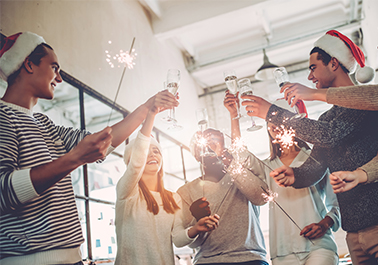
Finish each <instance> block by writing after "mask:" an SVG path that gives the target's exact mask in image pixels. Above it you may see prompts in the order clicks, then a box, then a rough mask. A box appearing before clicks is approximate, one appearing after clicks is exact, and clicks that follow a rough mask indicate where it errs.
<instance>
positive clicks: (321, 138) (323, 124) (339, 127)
mask: <svg viewBox="0 0 378 265" xmlns="http://www.w3.org/2000/svg"><path fill="white" fill-rule="evenodd" d="M323 115H325V114H323ZM291 116H293V114H292V113H291V112H290V111H288V110H285V109H283V108H280V107H278V106H276V105H274V104H273V105H272V106H271V107H270V108H269V111H268V114H267V117H266V120H267V121H269V122H272V123H273V124H276V125H277V126H280V125H282V124H284V125H285V126H286V128H292V129H294V130H295V135H296V137H298V138H300V139H302V140H303V141H306V142H309V143H311V144H314V145H315V144H316V145H318V146H321V147H327V148H330V147H337V146H338V145H339V143H340V141H341V140H342V139H345V138H346V137H347V136H349V135H350V134H351V133H352V132H354V131H355V130H356V129H358V128H359V126H360V125H361V123H363V122H365V120H366V118H367V116H368V113H367V111H363V110H354V109H347V108H342V107H338V106H333V107H332V108H331V109H330V110H329V111H327V113H326V116H324V117H323V116H322V117H323V118H319V120H313V119H308V118H304V119H292V120H290V117H291Z"/></svg>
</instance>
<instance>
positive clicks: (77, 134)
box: [0, 32, 178, 265]
mask: <svg viewBox="0 0 378 265" xmlns="http://www.w3.org/2000/svg"><path fill="white" fill-rule="evenodd" d="M59 71H60V68H59V62H58V57H57V55H56V54H55V52H54V50H53V49H52V48H51V46H49V45H47V44H46V43H45V40H44V39H43V38H42V37H41V36H38V35H36V34H34V33H31V32H22V33H18V34H15V35H12V36H10V37H8V38H6V40H5V44H4V47H3V48H2V49H1V51H0V75H1V78H2V79H3V80H5V81H6V82H7V83H8V86H7V89H6V91H5V94H4V96H3V97H2V99H1V100H0V128H1V130H0V215H1V222H0V249H1V251H0V259H1V260H0V263H1V264H2V265H8V264H9V265H14V264H30V265H47V264H65V265H67V264H83V262H82V257H81V253H80V245H81V244H82V243H83V242H84V237H83V235H82V232H81V224H80V220H79V216H78V212H77V209H76V202H75V196H74V192H73V187H72V181H71V176H70V173H71V172H72V171H73V170H74V169H76V168H78V167H79V166H81V165H84V164H87V163H91V162H94V161H97V160H99V159H103V158H104V157H105V156H106V155H107V154H108V153H110V152H111V151H112V150H113V149H114V147H116V146H118V145H119V144H121V143H122V142H123V141H124V140H125V139H126V138H127V137H128V136H129V135H130V134H131V133H132V132H133V131H134V130H135V129H136V128H137V127H138V126H139V125H140V124H141V122H142V121H143V120H144V119H145V118H146V115H147V113H148V110H149V109H150V107H151V106H153V105H154V104H155V103H156V102H158V103H159V105H161V107H162V108H166V107H169V104H168V105H167V104H166V103H167V102H171V103H173V105H176V106H177V105H178V102H177V100H176V99H175V98H174V96H173V95H172V94H170V93H169V92H168V91H163V92H159V93H158V94H157V95H156V96H153V97H151V98H150V99H149V100H147V102H146V103H144V104H142V105H141V106H139V107H138V108H137V109H136V110H134V111H133V112H132V113H131V114H129V115H128V116H127V117H125V118H124V119H123V120H122V121H120V122H118V123H117V124H115V125H113V126H112V127H106V128H105V129H103V130H102V131H100V132H98V133H94V134H90V133H89V132H87V131H84V130H79V129H73V128H67V127H63V126H58V125H55V124H54V123H53V122H52V121H51V120H50V119H49V118H48V117H47V116H46V115H44V114H42V113H34V112H33V107H34V106H35V104H36V103H37V101H38V99H39V98H43V99H52V98H53V97H54V89H55V87H56V85H57V84H58V83H60V82H62V77H61V76H60V73H59ZM110 145H111V146H110Z"/></svg>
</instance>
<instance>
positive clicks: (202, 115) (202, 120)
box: [196, 108, 209, 132]
mask: <svg viewBox="0 0 378 265" xmlns="http://www.w3.org/2000/svg"><path fill="white" fill-rule="evenodd" d="M196 118H197V123H198V127H199V128H200V130H201V132H203V131H204V130H206V129H207V124H208V123H209V118H208V115H207V109H206V108H199V109H197V110H196Z"/></svg>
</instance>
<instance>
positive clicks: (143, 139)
mask: <svg viewBox="0 0 378 265" xmlns="http://www.w3.org/2000/svg"><path fill="white" fill-rule="evenodd" d="M149 146H150V137H147V136H144V135H143V134H142V133H141V132H140V131H139V132H138V136H137V138H136V140H135V143H134V146H133V148H132V153H131V157H130V162H129V164H128V165H127V169H126V172H125V173H124V174H123V176H122V177H121V178H120V180H119V181H118V183H117V187H116V191H117V200H125V199H127V198H129V197H131V196H133V195H135V194H136V193H137V192H138V182H139V180H140V178H141V177H142V174H143V171H144V167H145V166H146V161H147V155H148V148H149Z"/></svg>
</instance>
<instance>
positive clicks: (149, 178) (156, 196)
mask: <svg viewBox="0 0 378 265" xmlns="http://www.w3.org/2000/svg"><path fill="white" fill-rule="evenodd" d="M158 95H159V94H158ZM171 100H172V99H170V98H169V97H168V96H167V94H164V93H163V92H161V97H157V100H156V102H155V104H154V106H153V107H152V108H151V109H150V110H149V113H148V115H147V118H146V120H145V122H144V124H143V126H142V128H141V130H140V131H139V132H138V135H137V137H136V139H134V140H132V141H131V142H130V143H129V144H128V145H127V146H126V149H125V155H124V161H125V163H126V165H127V170H126V172H125V174H124V175H123V176H122V177H121V179H120V180H119V182H118V183H117V201H116V223H115V225H116V235H117V247H118V250H117V256H116V260H115V264H143V265H148V264H151V265H155V264H167V265H170V264H171V265H173V264H174V253H173V245H172V243H174V244H175V245H176V246H177V247H182V246H185V245H187V244H189V243H191V242H192V241H193V240H194V239H195V238H196V236H197V235H198V234H200V233H204V232H208V231H211V230H213V229H215V228H216V227H217V225H218V216H207V217H204V218H202V219H200V220H199V221H198V222H197V223H196V224H195V225H194V226H192V227H189V228H187V229H184V228H183V225H182V220H181V209H180V208H181V198H180V196H179V195H178V194H176V193H173V192H171V191H168V190H166V189H165V188H164V184H163V175H164V173H163V158H162V150H161V146H160V144H159V143H158V142H157V141H156V140H155V139H154V138H153V137H150V135H151V131H152V127H153V124H154V119H155V115H156V114H157V113H158V112H159V111H161V110H162V109H165V108H171V107H173V106H174V105H173V103H171Z"/></svg>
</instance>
